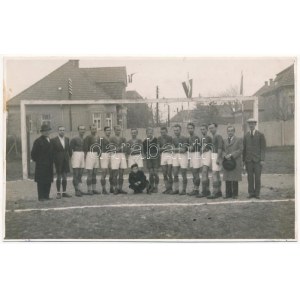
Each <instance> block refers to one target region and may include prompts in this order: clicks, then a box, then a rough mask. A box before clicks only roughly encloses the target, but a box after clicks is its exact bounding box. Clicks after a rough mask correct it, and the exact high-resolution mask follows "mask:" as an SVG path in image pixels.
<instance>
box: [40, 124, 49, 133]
mask: <svg viewBox="0 0 300 300" xmlns="http://www.w3.org/2000/svg"><path fill="white" fill-rule="evenodd" d="M50 130H51V127H50V126H49V125H48V124H43V125H42V126H41V129H40V132H44V131H50Z"/></svg>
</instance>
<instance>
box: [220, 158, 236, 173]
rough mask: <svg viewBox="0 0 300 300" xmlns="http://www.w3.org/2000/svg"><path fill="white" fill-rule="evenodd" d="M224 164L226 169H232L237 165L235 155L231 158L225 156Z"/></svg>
mask: <svg viewBox="0 0 300 300" xmlns="http://www.w3.org/2000/svg"><path fill="white" fill-rule="evenodd" d="M222 165H223V168H224V169H225V170H227V171H232V170H234V169H235V167H236V161H235V159H234V158H233V157H231V158H229V159H226V158H224V160H223V163H222Z"/></svg>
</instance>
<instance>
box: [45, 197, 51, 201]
mask: <svg viewBox="0 0 300 300" xmlns="http://www.w3.org/2000/svg"><path fill="white" fill-rule="evenodd" d="M45 200H46V201H48V200H53V198H51V197H48V198H45Z"/></svg>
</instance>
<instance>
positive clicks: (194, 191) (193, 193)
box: [188, 190, 199, 196]
mask: <svg viewBox="0 0 300 300" xmlns="http://www.w3.org/2000/svg"><path fill="white" fill-rule="evenodd" d="M197 195H199V191H198V190H193V191H191V192H190V193H188V196H197Z"/></svg>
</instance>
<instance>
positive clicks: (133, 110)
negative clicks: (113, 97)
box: [126, 91, 153, 128]
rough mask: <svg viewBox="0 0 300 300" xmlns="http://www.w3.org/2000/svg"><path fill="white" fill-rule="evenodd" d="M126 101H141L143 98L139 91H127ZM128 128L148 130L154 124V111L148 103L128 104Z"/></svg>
mask: <svg viewBox="0 0 300 300" xmlns="http://www.w3.org/2000/svg"><path fill="white" fill-rule="evenodd" d="M126 99H133V100H139V99H143V97H142V96H141V95H140V94H139V93H138V92H137V91H126ZM126 107H127V127H128V128H134V127H136V128H146V127H148V126H150V125H152V124H153V114H152V110H151V109H150V107H149V106H148V104H147V103H136V104H126Z"/></svg>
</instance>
